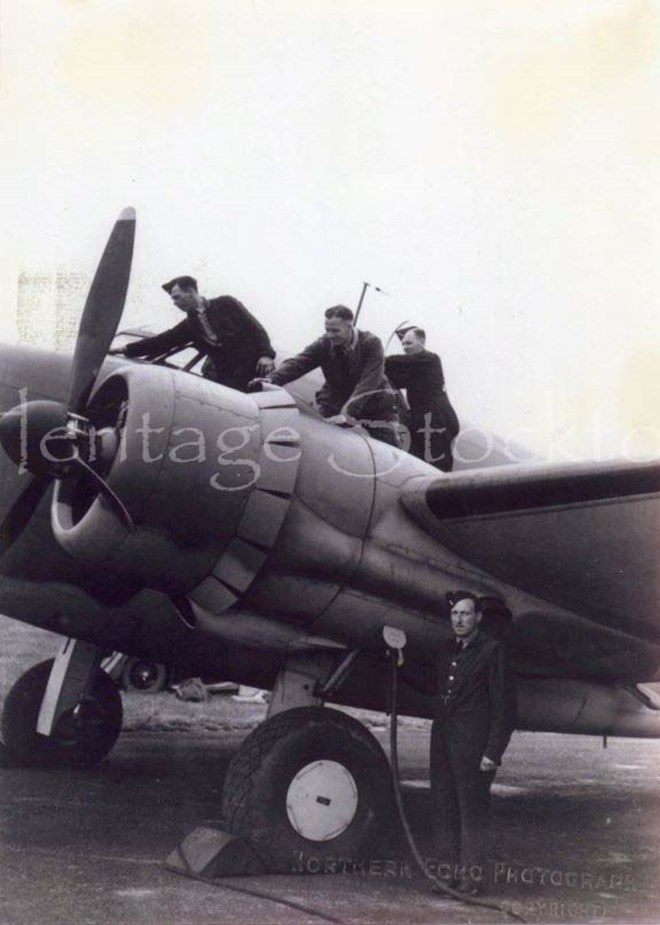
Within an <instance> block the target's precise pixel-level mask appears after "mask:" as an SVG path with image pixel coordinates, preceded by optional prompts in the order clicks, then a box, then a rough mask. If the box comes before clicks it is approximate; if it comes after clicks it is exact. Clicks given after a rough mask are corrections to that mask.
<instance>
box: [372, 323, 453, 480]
mask: <svg viewBox="0 0 660 925" xmlns="http://www.w3.org/2000/svg"><path fill="white" fill-rule="evenodd" d="M398 333H399V334H400V337H401V346H402V347H403V354H397V355H395V356H390V357H386V358H385V372H386V374H387V378H388V379H389V380H390V382H391V383H392V385H394V386H396V388H398V389H406V397H407V399H408V405H409V406H410V417H409V422H408V426H409V428H410V452H411V453H412V454H413V456H417V457H418V458H419V459H424V460H426V462H428V463H431V465H432V466H435V467H436V468H437V469H442V470H443V471H444V472H451V470H452V466H453V458H452V452H451V445H452V441H453V440H454V438H455V437H456V435H457V434H458V431H459V423H458V418H457V417H456V412H455V411H454V409H453V408H452V406H451V402H450V401H449V398H448V396H447V392H446V390H445V377H444V375H443V372H442V363H441V362H440V357H439V356H438V355H437V353H431V352H430V351H429V350H427V349H426V333H425V332H424V331H423V330H422V328H417V327H410V328H405V329H404V330H403V331H400V332H398Z"/></svg>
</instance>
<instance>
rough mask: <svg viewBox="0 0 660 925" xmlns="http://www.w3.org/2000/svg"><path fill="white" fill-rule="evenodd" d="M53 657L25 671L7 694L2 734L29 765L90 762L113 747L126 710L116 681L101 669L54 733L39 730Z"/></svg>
mask: <svg viewBox="0 0 660 925" xmlns="http://www.w3.org/2000/svg"><path fill="white" fill-rule="evenodd" d="M52 665H53V659H49V660H47V661H45V662H40V663H39V664H37V665H34V666H33V667H32V668H30V669H29V671H26V672H25V674H23V675H21V677H20V678H19V679H18V681H17V682H16V683H15V684H14V686H13V687H12V689H11V690H10V691H9V694H8V695H7V698H6V699H5V704H4V709H3V712H2V723H1V728H2V740H3V742H4V745H5V747H6V749H7V751H8V752H9V754H10V755H11V756H12V757H13V758H14V759H15V760H16V761H17V762H18V763H19V764H21V765H23V766H28V767H42V768H44V767H70V768H89V767H93V766H94V765H96V764H98V763H99V762H100V761H102V759H103V758H105V756H106V755H107V754H108V752H109V751H110V750H111V749H112V747H113V745H114V744H115V742H116V741H117V737H118V735H119V733H120V731H121V725H122V719H123V710H122V703H121V696H120V694H119V690H118V689H117V685H116V684H115V682H114V681H113V680H112V679H111V678H109V677H108V675H107V674H106V673H105V672H104V671H101V670H100V669H99V671H98V672H97V674H96V677H95V679H94V683H93V685H92V687H91V690H90V691H89V693H88V694H87V696H86V697H85V698H84V700H83V701H81V703H80V704H79V705H78V707H77V708H76V710H77V715H74V711H73V710H70V711H68V712H67V713H65V714H64V715H63V716H62V717H61V719H60V720H59V722H58V723H57V726H56V728H55V732H54V735H52V736H42V735H40V734H39V733H38V732H37V719H38V717H39V710H40V708H41V701H42V699H43V695H44V692H45V690H46V685H47V684H48V678H49V676H50V670H51V667H52Z"/></svg>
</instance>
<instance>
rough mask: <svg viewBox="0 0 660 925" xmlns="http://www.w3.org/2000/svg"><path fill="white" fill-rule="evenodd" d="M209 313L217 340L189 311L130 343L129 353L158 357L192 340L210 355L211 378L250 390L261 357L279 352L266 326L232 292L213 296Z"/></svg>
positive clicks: (198, 347) (200, 349) (136, 355)
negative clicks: (168, 325) (169, 325)
mask: <svg viewBox="0 0 660 925" xmlns="http://www.w3.org/2000/svg"><path fill="white" fill-rule="evenodd" d="M206 317H207V318H208V321H209V324H210V326H211V328H212V329H213V332H214V333H215V335H216V337H217V339H218V342H217V343H213V342H211V341H210V340H208V338H207V336H206V334H205V332H204V328H203V327H202V324H201V322H200V320H199V316H198V314H197V312H188V313H187V314H186V317H185V318H184V319H183V321H180V322H179V324H177V325H176V326H175V327H173V328H169V329H168V330H167V331H163V332H162V333H161V334H156V335H155V336H154V337H146V338H145V339H144V340H140V341H136V342H135V343H132V344H128V346H127V347H126V356H129V357H157V356H159V355H160V354H162V353H167V352H168V351H169V350H172V349H173V348H175V347H181V348H182V347H185V346H187V345H188V344H192V346H193V347H195V348H196V349H197V350H199V351H200V352H201V353H205V354H206V355H207V356H208V358H209V361H210V363H209V367H210V368H209V367H207V368H206V369H205V372H204V374H205V375H207V376H208V378H209V379H214V380H215V381H216V382H219V383H221V384H222V385H226V386H229V388H232V389H238V390H240V391H241V392H245V391H247V385H248V382H249V381H250V380H251V379H254V377H255V376H256V370H255V367H256V365H257V360H258V359H259V358H260V357H263V356H268V357H274V356H275V351H274V350H273V348H272V346H271V343H270V339H269V337H268V334H267V333H266V329H265V328H264V327H263V325H262V324H260V323H259V322H258V321H257V319H256V318H255V317H254V315H252V314H250V312H249V311H248V310H247V308H245V306H244V305H242V304H241V303H240V302H239V301H238V299H234V298H233V297H232V296H228V295H222V296H219V297H218V298H217V299H210V300H209V301H208V302H207V305H206Z"/></svg>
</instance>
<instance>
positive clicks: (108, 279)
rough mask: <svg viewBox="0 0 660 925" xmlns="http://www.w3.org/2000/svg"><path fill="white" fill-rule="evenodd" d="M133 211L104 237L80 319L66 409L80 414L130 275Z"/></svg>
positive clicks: (111, 334) (116, 321)
mask: <svg viewBox="0 0 660 925" xmlns="http://www.w3.org/2000/svg"><path fill="white" fill-rule="evenodd" d="M134 240H135V209H132V208H128V209H124V210H123V212H122V213H121V214H120V216H119V218H118V219H117V221H116V222H115V227H114V228H113V229H112V233H111V235H110V237H109V238H108V243H107V244H106V246H105V250H104V251H103V256H102V257H101V260H100V262H99V265H98V268H97V270H96V274H95V276H94V280H93V282H92V286H91V289H90V290H89V295H88V296H87V301H86V302H85V308H84V311H83V314H82V318H81V319H80V327H79V328H78V339H77V341H76V349H75V353H74V356H73V368H72V370H71V382H70V387H69V399H68V403H67V406H68V410H69V411H71V412H73V413H74V414H81V413H82V411H83V410H84V408H85V405H86V403H87V399H88V398H89V395H90V393H91V391H92V389H93V388H94V383H95V382H96V377H97V376H98V373H99V370H100V368H101V365H102V364H103V361H104V359H105V356H106V354H107V352H108V350H109V348H110V345H111V343H112V339H113V338H114V336H115V333H116V331H117V328H118V327H119V322H120V320H121V316H122V312H123V310H124V302H125V300H126V292H127V291H128V281H129V278H130V275H131V261H132V259H133V242H134Z"/></svg>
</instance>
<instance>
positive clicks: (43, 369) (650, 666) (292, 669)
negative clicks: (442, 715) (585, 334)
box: [0, 209, 660, 870]
mask: <svg viewBox="0 0 660 925" xmlns="http://www.w3.org/2000/svg"><path fill="white" fill-rule="evenodd" d="M134 231H135V216H134V213H133V211H132V210H131V209H127V210H125V211H124V212H123V213H122V214H121V216H120V217H119V220H118V221H117V223H116V224H115V226H114V230H113V231H112V234H111V236H110V239H109V241H108V244H107V247H106V249H105V252H104V254H103V257H102V259H101V262H100V264H99V267H98V270H97V272H96V276H95V278H94V281H93V283H92V287H91V290H90V293H89V296H88V299H87V302H86V305H85V308H84V312H83V315H82V320H81V323H80V330H79V335H78V340H77V344H76V348H75V353H74V356H73V360H71V359H70V358H67V357H64V356H59V355H54V354H50V353H46V352H41V351H36V350H29V349H24V348H14V347H12V348H7V347H5V348H2V351H1V352H0V389H1V393H0V397H1V400H2V408H3V410H4V412H5V413H4V415H3V417H2V419H1V421H0V441H1V443H2V447H3V448H4V453H2V454H0V456H1V457H2V458H1V459H0V466H1V474H2V483H1V484H2V491H1V498H0V504H1V508H0V516H1V518H2V525H1V541H2V547H1V552H2V555H1V557H0V611H1V612H2V613H4V614H6V615H8V616H9V617H12V618H14V619H16V620H20V621H24V622H26V623H30V624H33V625H35V626H38V627H43V628H45V629H48V630H52V631H55V632H57V633H59V634H61V635H63V636H64V637H65V639H66V641H65V643H64V644H63V645H62V648H61V650H60V652H59V653H58V654H57V656H56V657H55V658H54V659H53V660H51V661H48V662H44V663H42V664H39V665H36V666H34V667H32V668H30V670H28V671H27V672H26V674H24V675H23V676H22V677H21V678H20V679H19V680H18V682H17V683H16V685H15V686H14V688H13V689H12V690H11V692H10V693H9V695H8V696H7V698H6V701H5V704H4V711H3V716H2V736H3V740H4V743H5V747H6V748H7V749H8V750H9V752H10V753H11V754H12V755H13V756H14V757H15V759H16V760H18V761H21V762H23V763H25V764H37V765H42V766H62V765H67V764H71V765H78V766H81V765H82V766H91V765H93V764H95V763H97V762H99V761H100V760H101V759H103V758H104V756H105V755H107V754H108V752H109V751H110V750H111V748H112V746H113V744H114V743H115V740H116V738H117V736H118V734H119V732H120V727H121V722H122V707H121V700H120V694H119V692H118V690H117V687H116V685H115V684H114V683H113V682H112V680H111V679H109V678H108V676H107V675H106V674H105V673H104V672H103V671H102V670H101V669H100V663H101V660H102V659H103V657H104V656H105V655H107V654H108V653H109V652H112V651H120V652H123V653H126V654H128V655H132V656H136V657H143V658H149V659H155V660H158V661H161V662H164V663H165V664H167V665H171V666H175V667H177V668H180V669H181V670H183V671H186V672H188V673H189V674H190V675H203V674H212V675H215V676H216V677H223V678H230V679H231V680H233V681H236V682H240V683H242V684H246V685H251V686H253V687H259V688H268V689H270V690H272V697H271V700H270V704H269V709H268V716H267V718H266V719H265V721H264V722H263V723H262V724H261V725H260V726H259V727H258V728H257V729H256V730H254V731H253V732H252V733H251V734H250V735H249V736H248V737H247V739H246V740H245V741H244V743H243V745H242V746H241V748H240V749H239V750H238V752H237V753H236V754H235V756H234V757H233V759H232V761H231V764H230V767H229V769H228V772H227V775H226V780H225V785H224V796H223V806H222V813H223V816H224V819H225V821H226V823H227V825H228V826H229V827H230V828H231V830H232V831H234V832H236V833H239V834H243V835H245V836H247V837H249V838H250V839H251V840H252V843H253V844H254V845H255V846H256V847H257V849H258V851H259V853H260V854H261V856H262V857H263V859H264V862H265V863H266V864H267V866H268V867H269V868H270V869H274V870H277V869H279V868H281V867H282V865H283V864H284V865H287V864H289V863H290V859H291V856H292V853H295V852H297V851H299V850H306V851H308V852H309V851H311V852H312V853H314V854H315V855H317V856H318V857H320V858H323V857H325V856H330V857H336V856H338V855H350V856H354V857H355V856H358V857H359V856H367V855H368V853H369V850H370V846H371V845H372V844H373V841H374V839H376V838H377V837H378V834H379V832H380V829H381V828H382V826H383V825H384V824H385V823H386V822H387V821H388V819H389V818H390V817H391V802H390V777H389V768H388V763H387V759H386V756H385V754H384V752H383V750H382V749H381V747H380V745H379V744H378V743H377V741H376V739H375V738H374V737H373V736H372V735H371V733H370V732H369V731H368V730H367V729H366V728H365V727H364V726H363V725H362V724H361V723H360V722H358V721H357V720H356V719H354V718H353V717H351V716H350V715H348V714H347V713H345V712H341V711H338V710H335V709H332V708H330V707H328V706H327V704H332V703H335V704H344V705H352V706H356V707H363V708H371V709H376V710H384V709H386V707H387V693H388V683H387V678H388V668H387V659H386V652H385V647H384V644H383V638H382V631H383V628H384V627H385V626H389V627H395V628H397V629H399V630H404V631H405V633H406V635H407V638H408V646H407V649H406V658H407V660H408V665H409V667H410V666H411V665H413V664H414V663H415V660H416V659H418V658H422V657H424V656H426V657H428V656H432V654H433V652H434V650H435V649H436V648H437V647H438V646H439V644H440V643H441V642H442V640H443V639H445V638H446V636H447V635H448V634H449V621H448V620H447V619H445V617H446V615H447V612H448V605H447V604H446V602H445V593H446V592H448V591H450V590H451V589H454V588H456V587H463V588H465V587H467V588H470V589H472V590H474V591H475V592H477V593H479V594H481V595H485V596H491V597H493V598H497V599H499V600H503V601H505V602H506V605H507V608H508V610H509V611H510V613H511V614H512V615H513V619H512V621H511V624H510V626H509V628H508V632H509V637H510V641H511V646H512V649H513V652H514V657H515V667H516V670H517V673H518V677H519V694H518V697H519V727H520V728H521V729H527V730H545V731H547V730H550V731H557V732H574V733H585V734H598V735H621V736H659V735H660V702H659V699H658V698H657V697H656V696H655V695H654V694H653V692H652V691H650V690H647V689H645V688H644V687H643V686H640V685H642V684H643V683H644V682H651V681H654V680H659V679H660V620H659V617H658V614H659V613H660V580H659V578H658V570H657V534H658V524H659V523H660V462H658V461H655V462H653V463H637V464H632V463H624V462H612V463H607V464H605V463H584V464H580V465H552V466H550V465H547V466H546V465H540V464H520V465H499V466H496V467H494V468H473V469H469V470H467V469H464V470H461V471H455V472H453V473H440V472H438V471H437V470H436V469H434V468H432V467H431V466H429V465H427V464H426V463H425V462H423V461H420V460H418V459H415V458H413V457H412V456H409V455H407V454H406V453H404V452H402V451H400V450H397V449H394V448H392V447H390V446H386V445H385V444H383V443H379V442H376V441H374V440H372V439H370V438H369V437H368V436H366V435H365V433H364V432H363V431H361V430H360V429H354V430H342V429H339V428H336V427H333V426H330V425H328V424H327V423H325V422H323V421H322V420H321V419H320V418H319V417H318V416H316V415H315V414H314V413H313V412H312V411H311V410H310V407H309V405H308V403H307V402H305V401H302V400H299V399H296V397H294V395H293V394H291V393H290V392H288V391H285V390H284V389H279V388H272V389H270V390H268V391H263V392H259V393H255V394H242V393H239V392H235V391H232V390H230V389H227V388H225V387H223V386H221V385H218V384H216V383H213V382H210V381H207V380H206V379H203V378H202V377H200V376H199V375H196V374H194V373H192V372H187V371H185V370H181V369H175V368H172V367H171V366H169V365H167V364H164V365H162V364H161V365H158V364H150V363H145V362H139V361H127V360H125V359H124V360H122V359H119V358H118V357H108V356H107V352H108V349H109V347H110V345H111V342H112V339H113V336H114V334H115V331H116V330H117V327H118V324H119V321H120V317H121V313H122V308H123V304H124V300H125V297H126V293H127V288H128V284H129V274H130V266H131V259H132V250H133V241H134ZM401 688H402V689H401V692H400V705H399V708H400V712H401V713H404V714H409V715H416V716H429V715H430V710H431V702H430V700H429V699H428V698H426V697H424V696H423V695H422V694H419V693H418V692H416V691H415V690H413V689H412V687H409V686H407V685H405V684H402V685H401Z"/></svg>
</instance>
